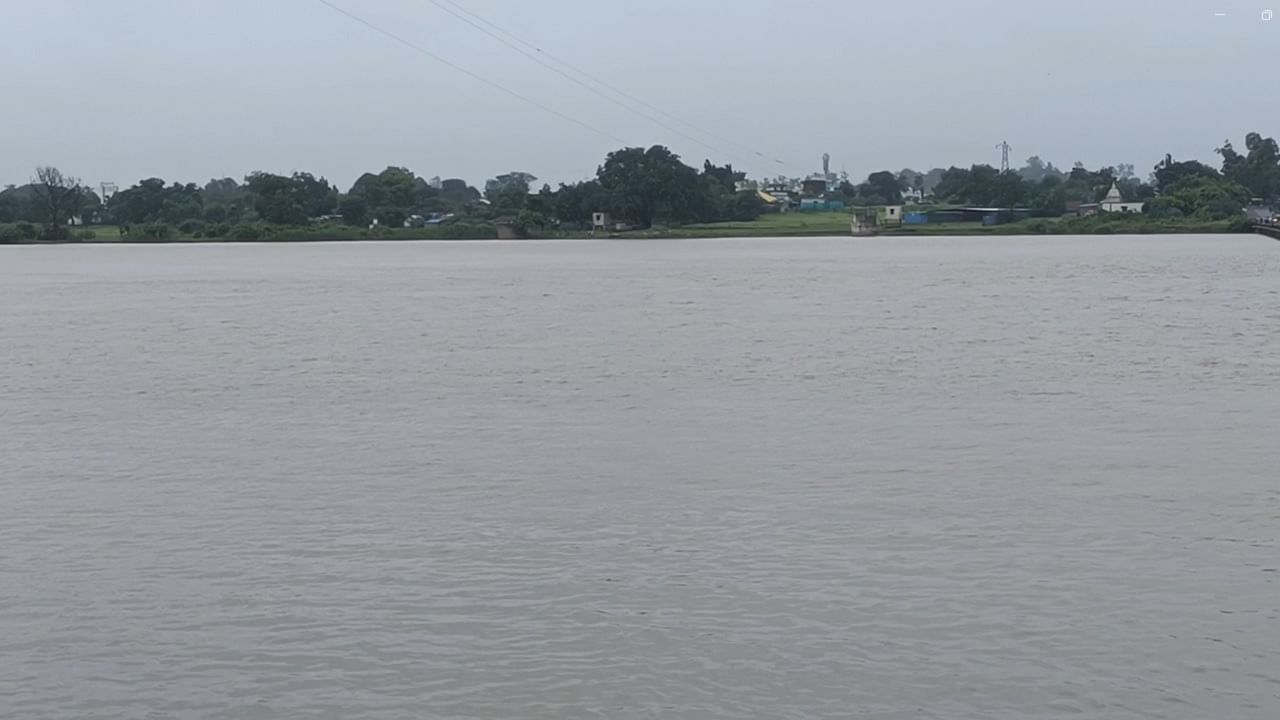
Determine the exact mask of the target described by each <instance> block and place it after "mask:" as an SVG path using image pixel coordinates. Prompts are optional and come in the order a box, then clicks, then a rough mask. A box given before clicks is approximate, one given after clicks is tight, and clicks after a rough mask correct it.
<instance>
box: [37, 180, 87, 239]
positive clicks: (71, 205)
mask: <svg viewBox="0 0 1280 720" xmlns="http://www.w3.org/2000/svg"><path fill="white" fill-rule="evenodd" d="M31 187H32V189H33V190H35V193H36V195H37V196H38V197H39V198H40V200H41V202H42V204H43V205H44V208H45V210H47V212H48V215H47V218H48V220H47V228H48V229H47V233H46V234H47V235H48V237H50V238H51V239H60V238H62V237H64V236H65V234H66V230H65V229H64V228H63V225H64V224H65V223H66V222H67V220H68V219H69V218H70V217H71V214H72V213H74V212H75V211H76V210H77V209H79V207H80V202H81V195H82V193H83V191H84V186H83V185H81V183H80V179H79V178H76V177H72V176H70V175H63V174H62V171H61V170H59V169H58V168H56V167H52V166H41V167H38V168H36V176H35V177H34V178H32V180H31Z"/></svg>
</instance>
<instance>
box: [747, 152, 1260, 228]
mask: <svg viewBox="0 0 1280 720" xmlns="http://www.w3.org/2000/svg"><path fill="white" fill-rule="evenodd" d="M919 177H920V178H921V180H923V177H924V176H923V175H921V176H919ZM847 183H849V179H848V175H847V173H835V172H832V171H831V156H830V155H827V154H824V155H823V156H822V172H815V173H813V174H811V175H809V176H808V177H806V178H802V179H801V178H796V179H790V178H776V179H773V180H766V181H756V180H740V181H738V182H737V183H736V187H735V189H736V190H737V191H739V192H755V193H756V195H757V196H758V197H759V198H760V201H761V203H763V205H764V211H765V212H779V213H786V212H838V211H842V210H850V211H852V214H853V215H855V216H858V215H861V216H862V217H863V218H865V220H864V222H870V223H872V224H874V225H878V226H882V227H884V226H890V227H891V226H897V225H924V224H928V223H957V222H973V223H983V224H986V225H998V224H1002V223H1006V222H1015V221H1018V220H1025V219H1027V218H1029V217H1030V216H1031V210H1030V209H1029V208H1023V207H954V206H950V205H940V206H938V207H930V206H932V205H934V204H935V198H934V196H933V194H932V187H930V186H928V185H927V183H925V182H917V183H916V184H914V185H912V186H907V185H906V183H903V185H902V186H900V193H901V196H902V203H901V204H884V205H875V206H857V207H851V206H850V205H849V204H848V202H847V199H846V198H847V196H846V193H844V192H842V190H841V187H842V186H843V185H846V184H847ZM1145 204H1146V203H1145V202H1136V201H1126V200H1125V199H1124V197H1123V196H1122V193H1121V191H1120V186H1119V183H1118V182H1113V183H1112V184H1111V188H1110V189H1109V190H1108V191H1107V194H1106V196H1105V197H1103V198H1102V200H1101V201H1099V202H1081V201H1068V202H1067V203H1066V212H1065V213H1064V215H1065V216H1071V217H1086V216H1090V215H1097V214H1100V213H1139V214H1140V213H1142V212H1143V208H1144V206H1145ZM1266 214H1267V215H1268V217H1269V216H1270V214H1271V213H1270V210H1269V209H1268V210H1267V211H1266Z"/></svg>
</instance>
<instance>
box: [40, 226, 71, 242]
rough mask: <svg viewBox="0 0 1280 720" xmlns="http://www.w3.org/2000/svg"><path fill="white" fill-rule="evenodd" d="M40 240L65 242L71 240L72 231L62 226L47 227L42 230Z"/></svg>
mask: <svg viewBox="0 0 1280 720" xmlns="http://www.w3.org/2000/svg"><path fill="white" fill-rule="evenodd" d="M40 239H41V240H44V241H45V242H63V241H65V240H70V239H71V231H70V230H68V229H66V228H65V227H63V226H61V225H59V226H57V227H54V226H52V225H46V226H45V227H42V228H40Z"/></svg>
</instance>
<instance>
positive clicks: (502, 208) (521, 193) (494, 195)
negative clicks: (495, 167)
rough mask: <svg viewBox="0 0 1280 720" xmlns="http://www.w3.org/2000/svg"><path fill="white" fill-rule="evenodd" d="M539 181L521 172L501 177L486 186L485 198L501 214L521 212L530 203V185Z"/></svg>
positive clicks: (490, 181)
mask: <svg viewBox="0 0 1280 720" xmlns="http://www.w3.org/2000/svg"><path fill="white" fill-rule="evenodd" d="M537 179H538V178H537V177H535V176H533V175H531V174H529V173H527V172H519V171H517V172H510V173H507V174H505V175H499V176H498V177H496V178H493V179H492V180H489V181H488V182H486V183H485V184H484V197H485V199H486V200H488V201H489V203H490V204H491V205H492V206H493V207H494V208H495V209H496V210H497V211H498V212H500V213H515V212H519V211H520V210H521V209H522V208H524V207H525V205H526V204H527V202H528V198H529V185H530V183H532V182H533V181H534V180H537Z"/></svg>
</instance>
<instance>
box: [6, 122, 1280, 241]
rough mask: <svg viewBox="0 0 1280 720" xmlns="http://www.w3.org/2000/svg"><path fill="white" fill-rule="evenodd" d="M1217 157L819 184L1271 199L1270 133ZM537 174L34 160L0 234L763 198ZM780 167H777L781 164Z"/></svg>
mask: <svg viewBox="0 0 1280 720" xmlns="http://www.w3.org/2000/svg"><path fill="white" fill-rule="evenodd" d="M1217 152H1218V154H1219V155H1220V156H1221V157H1222V166H1221V169H1218V168H1214V167H1210V166H1208V165H1205V164H1203V163H1200V162H1197V161H1194V160H1187V161H1176V160H1174V159H1173V157H1171V156H1166V157H1165V159H1164V160H1162V161H1161V162H1160V163H1159V164H1157V165H1156V166H1155V167H1154V168H1153V170H1152V172H1151V174H1150V176H1149V177H1148V178H1147V179H1146V180H1142V179H1139V178H1138V177H1136V176H1135V174H1134V171H1133V166H1132V165H1118V166H1111V167H1103V168H1099V169H1096V170H1089V169H1087V168H1085V167H1084V166H1083V165H1082V164H1080V163H1076V164H1075V166H1074V167H1072V168H1071V169H1070V170H1065V171H1064V170H1060V169H1058V168H1056V167H1054V165H1053V164H1052V163H1046V162H1044V161H1043V160H1041V159H1040V158H1038V157H1032V158H1029V159H1028V160H1027V163H1026V166H1024V167H1022V168H1020V169H1018V170H1010V171H1005V172H1001V171H1000V170H997V169H996V168H994V167H992V166H990V165H973V166H971V167H968V168H959V167H951V168H946V169H942V168H935V169H933V170H930V171H928V172H924V173H921V172H917V171H914V170H910V169H904V170H902V171H900V172H897V173H895V172H892V171H888V170H885V171H878V172H874V173H871V174H870V175H869V176H868V177H867V178H866V180H865V181H863V182H861V183H857V184H854V183H852V182H850V181H849V180H848V179H847V177H844V178H842V179H841V181H840V182H838V183H836V187H835V188H834V190H833V191H831V192H829V193H828V195H829V196H834V197H835V198H837V199H842V200H844V201H845V202H846V203H847V204H850V205H884V204H902V203H903V202H904V196H905V195H908V194H910V195H911V196H913V197H918V196H920V195H927V196H929V197H930V198H931V200H932V201H933V202H937V203H948V204H964V205H972V206H983V207H1025V208H1029V209H1030V210H1031V212H1032V214H1034V215H1036V216H1040V217H1054V216H1059V215H1062V214H1063V213H1064V212H1065V211H1066V210H1067V208H1068V207H1069V206H1070V205H1071V204H1072V203H1090V202H1097V201H1099V200H1101V199H1102V197H1103V196H1104V195H1105V194H1106V193H1107V191H1108V190H1109V189H1110V188H1111V187H1112V185H1113V184H1115V185H1116V186H1118V187H1119V189H1120V192H1121V194H1122V195H1123V196H1124V199H1125V200H1126V201H1128V202H1142V203H1145V205H1146V209H1147V211H1148V213H1149V214H1151V215H1154V216H1157V217H1161V218H1178V217H1188V218H1197V219H1223V218H1230V217H1232V216H1234V215H1238V214H1239V213H1240V210H1241V208H1242V207H1243V206H1244V205H1245V204H1247V203H1248V202H1249V201H1250V199H1251V198H1260V199H1263V200H1269V201H1275V200H1278V199H1280V151H1278V149H1277V144H1276V141H1275V140H1274V139H1272V138H1269V137H1267V138H1264V137H1262V136H1261V135H1260V134H1258V133H1250V134H1249V135H1248V136H1247V137H1246V138H1245V146H1244V153H1243V154H1242V153H1241V152H1239V151H1237V150H1236V149H1235V148H1234V147H1233V146H1232V144H1231V143H1230V142H1229V141H1228V142H1224V143H1223V144H1222V146H1221V147H1219V148H1218V149H1217ZM536 180H537V178H536V177H535V176H534V175H532V174H530V173H527V172H522V171H513V172H509V173H506V174H503V175H499V176H497V177H495V178H492V179H490V180H488V181H487V182H486V183H485V184H484V188H483V190H480V189H477V188H475V187H472V186H471V185H469V184H468V183H467V182H466V181H465V180H462V179H459V178H448V179H444V180H441V179H439V178H432V179H430V180H428V179H425V178H423V177H421V176H418V175H415V174H414V173H413V172H412V171H411V170H409V169H408V168H404V167H388V168H386V169H384V170H382V171H381V172H378V173H365V174H364V175H361V176H360V177H359V178H358V179H357V180H356V181H355V183H353V184H352V186H351V187H350V188H349V189H347V191H346V192H342V191H340V190H339V189H338V188H337V186H335V185H334V184H332V183H330V182H329V181H328V180H327V179H325V178H324V177H316V176H314V175H312V174H311V173H307V172H294V173H292V174H290V175H277V174H273V173H267V172H253V173H250V174H248V175H246V176H245V177H244V178H242V179H241V180H236V179H233V178H220V179H213V180H210V181H209V182H207V183H205V184H204V185H203V186H201V185H197V184H194V183H186V184H183V183H177V182H173V183H169V182H166V181H164V180H162V179H160V178H147V179H144V180H140V181H138V182H137V183H135V184H134V185H132V186H130V187H128V188H126V189H123V190H121V191H119V192H116V193H114V194H112V195H111V196H110V197H109V198H106V199H105V201H104V198H102V197H100V196H99V195H98V193H95V192H94V191H93V189H92V188H90V187H88V186H86V185H85V184H84V183H82V182H81V181H80V180H78V179H77V178H75V177H72V176H70V175H66V174H64V173H63V172H61V171H60V170H58V169H57V168H53V167H40V168H37V169H36V172H35V175H34V176H33V177H32V178H31V180H30V182H28V183H27V184H25V185H21V186H14V185H10V186H8V187H7V188H5V189H4V190H3V191H0V242H15V241H23V240H31V239H36V238H42V239H48V240H66V239H75V238H76V237H77V236H79V237H81V238H85V237H86V235H85V233H86V232H88V231H84V230H77V229H76V227H75V226H76V225H103V224H114V225H118V226H119V227H120V228H121V232H122V233H123V234H124V235H126V236H130V237H134V236H141V237H144V238H151V239H163V238H166V237H170V236H172V235H174V234H176V233H182V234H184V235H186V236H191V237H215V238H222V237H226V238H238V239H254V238H256V237H259V236H262V235H264V234H269V230H268V229H267V228H269V227H302V226H311V225H316V224H321V223H337V224H345V225H349V226H353V227H362V228H363V227H369V226H371V225H374V226H378V227H383V228H386V227H401V226H403V225H405V224H413V223H415V222H425V221H426V219H428V218H429V219H430V220H431V222H434V223H442V224H459V225H461V226H466V225H467V224H471V225H472V226H475V227H483V226H485V225H486V224H488V226H490V227H491V226H492V223H494V222H495V221H498V220H503V221H505V222H510V223H513V224H515V225H517V226H519V227H520V228H522V229H524V230H526V231H528V232H531V233H538V232H548V231H554V230H557V229H561V230H563V229H583V228H587V227H589V226H590V225H591V221H592V214H593V213H596V212H605V213H608V214H609V215H610V216H611V217H612V218H613V219H614V220H616V221H618V222H623V223H626V224H628V225H631V226H635V227H641V228H648V227H651V226H653V225H656V224H664V225H687V224H691V223H706V222H716V221H723V220H743V221H745V220H753V219H755V218H756V217H758V216H759V215H760V213H761V212H762V211H763V207H764V205H763V202H762V200H761V198H760V196H759V195H758V194H757V193H756V192H755V191H754V190H744V191H740V190H739V189H738V188H739V187H740V183H742V182H743V181H744V180H746V174H745V173H742V172H739V171H737V170H735V169H734V168H733V166H732V165H722V166H720V165H715V164H713V163H712V162H711V161H709V160H708V161H705V162H704V163H703V165H702V168H701V169H697V168H694V167H691V166H689V165H686V164H685V163H684V162H683V161H682V160H681V159H680V157H679V156H678V155H676V154H675V153H673V152H671V151H670V150H669V149H667V148H666V147H663V146H661V145H655V146H653V147H649V148H640V147H628V148H622V149H619V150H616V151H614V152H611V153H609V154H608V156H607V157H606V158H605V160H604V162H603V163H602V164H601V165H600V166H599V168H598V169H597V172H596V176H595V177H594V178H592V179H590V180H585V181H582V182H577V183H570V184H563V183H562V184H560V186H559V187H557V188H554V189H553V188H551V187H550V186H549V185H546V184H544V185H542V187H541V188H540V189H539V190H537V191H534V190H533V185H534V183H535V181H536ZM778 180H780V181H781V180H785V178H779V179H778Z"/></svg>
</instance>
